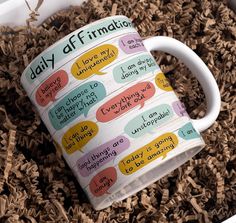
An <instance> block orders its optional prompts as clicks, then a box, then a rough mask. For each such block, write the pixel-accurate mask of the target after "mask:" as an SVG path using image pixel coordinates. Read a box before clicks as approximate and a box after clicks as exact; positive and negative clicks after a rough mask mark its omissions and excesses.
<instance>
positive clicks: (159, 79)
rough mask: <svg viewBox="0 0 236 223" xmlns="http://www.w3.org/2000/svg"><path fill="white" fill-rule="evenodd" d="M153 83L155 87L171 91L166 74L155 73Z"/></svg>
mask: <svg viewBox="0 0 236 223" xmlns="http://www.w3.org/2000/svg"><path fill="white" fill-rule="evenodd" d="M155 83H156V85H157V87H159V88H160V89H162V90H164V91H173V88H172V87H171V85H170V83H169V81H168V79H167V78H166V76H165V75H164V74H163V73H159V74H157V75H156V77H155Z"/></svg>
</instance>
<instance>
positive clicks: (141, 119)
mask: <svg viewBox="0 0 236 223" xmlns="http://www.w3.org/2000/svg"><path fill="white" fill-rule="evenodd" d="M173 115H174V113H173V110H172V108H171V106H170V105H168V104H162V105H158V106H156V107H154V108H152V109H149V110H148V111H145V112H143V113H141V114H140V115H138V116H136V117H135V118H133V119H132V120H131V121H129V122H128V123H127V124H126V126H125V133H126V134H127V135H129V136H130V137H132V138H138V137H140V136H142V135H144V134H146V133H147V132H151V131H152V130H153V129H154V128H155V127H158V126H160V125H161V124H163V123H165V122H166V121H168V120H169V119H170V118H171V117H172V116H173Z"/></svg>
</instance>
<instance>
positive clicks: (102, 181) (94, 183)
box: [89, 167, 117, 197]
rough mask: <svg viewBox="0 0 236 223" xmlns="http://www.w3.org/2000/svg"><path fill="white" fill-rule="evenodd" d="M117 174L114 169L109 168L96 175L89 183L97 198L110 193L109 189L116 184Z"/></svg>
mask: <svg viewBox="0 0 236 223" xmlns="http://www.w3.org/2000/svg"><path fill="white" fill-rule="evenodd" d="M116 180H117V173H116V169H115V168H114V167H108V168H106V169H104V170H102V171H101V172H99V173H98V174H97V175H95V176H94V177H93V178H92V180H91V181H90V183H89V189H90V191H91V193H92V194H93V195H94V196H95V197H99V196H102V195H103V194H105V193H108V192H107V191H108V189H109V188H110V187H111V186H112V185H113V184H114V183H115V182H116Z"/></svg>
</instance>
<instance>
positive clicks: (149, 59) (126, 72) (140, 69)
mask: <svg viewBox="0 0 236 223" xmlns="http://www.w3.org/2000/svg"><path fill="white" fill-rule="evenodd" d="M155 70H160V68H159V67H158V65H157V63H156V61H155V59H154V58H153V56H151V55H142V56H138V57H135V58H133V59H131V60H128V61H127V62H125V63H122V64H120V65H118V66H116V67H115V68H114V69H113V76H114V79H115V81H116V82H117V83H126V82H130V81H133V80H136V79H137V78H139V77H141V76H143V75H144V74H147V73H150V72H154V71H155Z"/></svg>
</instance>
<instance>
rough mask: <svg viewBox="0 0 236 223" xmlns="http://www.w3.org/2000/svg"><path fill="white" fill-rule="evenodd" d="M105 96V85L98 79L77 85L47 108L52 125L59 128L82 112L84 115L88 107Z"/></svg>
mask: <svg viewBox="0 0 236 223" xmlns="http://www.w3.org/2000/svg"><path fill="white" fill-rule="evenodd" d="M105 96H106V90H105V87H104V85H103V84H102V83H100V82H98V81H90V82H88V83H85V84H83V85H82V86H80V87H77V88H76V89H74V90H73V91H71V92H70V93H69V94H68V95H67V96H66V97H64V98H63V99H62V100H60V101H59V102H58V103H57V104H56V105H55V106H54V107H53V108H52V109H50V110H49V112H48V116H49V119H50V122H51V124H52V126H53V127H54V128H55V129H56V130H59V129H61V128H63V127H64V126H66V125H67V124H68V123H70V122H72V121H73V120H74V119H76V118H77V117H79V116H80V115H82V114H84V116H85V117H86V116H87V114H88V111H89V109H90V108H91V107H93V106H94V105H95V104H97V103H98V102H99V101H101V100H102V99H103V98H105Z"/></svg>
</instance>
